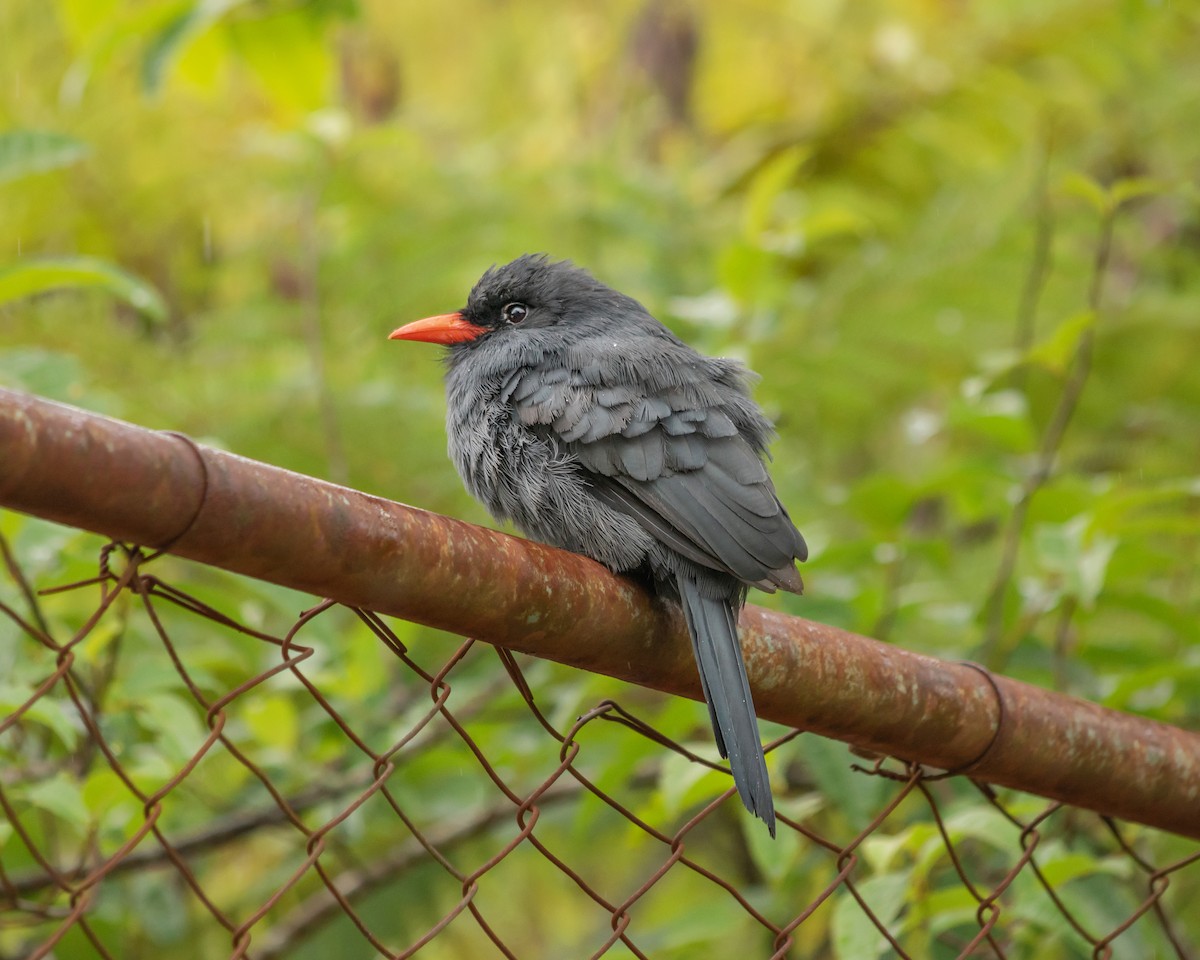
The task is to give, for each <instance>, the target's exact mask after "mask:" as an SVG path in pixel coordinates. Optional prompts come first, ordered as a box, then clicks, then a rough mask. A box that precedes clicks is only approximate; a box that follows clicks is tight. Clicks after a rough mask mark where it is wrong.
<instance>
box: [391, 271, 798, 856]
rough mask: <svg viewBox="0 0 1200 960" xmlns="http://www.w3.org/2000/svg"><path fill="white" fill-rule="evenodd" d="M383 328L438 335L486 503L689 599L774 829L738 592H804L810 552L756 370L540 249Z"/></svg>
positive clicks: (465, 468) (726, 726)
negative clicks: (780, 490) (447, 301)
mask: <svg viewBox="0 0 1200 960" xmlns="http://www.w3.org/2000/svg"><path fill="white" fill-rule="evenodd" d="M391 339H393V340H423V341H427V342H432V343H441V344H445V345H447V346H448V347H449V351H448V354H447V357H446V367H447V369H446V393H447V411H446V431H447V433H448V435H449V449H450V457H451V459H452V460H453V461H454V465H455V467H456V468H457V469H458V473H459V475H460V476H461V477H462V480H463V483H464V484H465V485H466V487H467V489H468V490H469V491H470V492H471V494H472V495H473V496H475V497H476V498H477V499H478V500H480V501H481V502H482V503H483V504H484V506H486V507H487V508H488V510H489V511H491V513H492V515H493V516H495V517H496V518H497V519H499V520H511V521H512V522H513V523H514V524H515V525H516V526H517V527H518V528H520V529H521V530H522V531H524V532H525V533H526V534H527V535H529V536H531V537H533V538H535V539H537V540H541V541H542V542H544V543H548V544H552V545H554V546H557V547H562V548H563V549H566V550H572V551H574V552H576V553H581V554H584V555H586V556H589V557H592V558H593V559H595V560H598V561H600V562H601V563H603V564H605V565H606V566H608V567H609V568H611V569H612V570H615V571H619V572H625V573H633V574H639V573H640V574H648V576H649V579H650V580H651V581H652V583H653V584H654V587H655V589H656V590H657V591H658V593H659V594H661V595H665V596H669V597H671V598H673V599H675V600H677V601H678V602H679V603H680V604H681V605H682V607H683V613H684V617H685V619H686V621H687V626H688V632H689V634H690V635H691V638H692V649H693V651H694V653H695V656H696V665H697V667H698V668H699V672H700V684H701V687H702V688H703V690H704V699H705V701H706V702H707V703H708V709H709V715H710V717H711V719H712V725H713V731H714V733H715V734H716V740H717V748H718V749H719V750H720V751H721V756H723V757H727V758H728V760H729V765H730V768H731V769H732V772H733V779H734V783H735V784H736V785H737V790H738V793H739V795H740V796H741V798H742V802H743V803H744V804H745V805H746V808H747V809H748V810H750V811H751V812H752V813H754V814H755V815H756V816H758V817H761V818H762V819H763V820H764V821H765V822H766V824H767V826H768V827H769V828H770V831H771V835H772V836H774V834H775V807H774V803H773V802H772V799H771V786H770V783H769V781H768V779H767V767H766V762H765V760H764V758H763V750H762V744H761V743H760V741H759V735H758V725H757V722H756V719H755V715H754V704H753V703H752V701H751V697H750V684H749V682H748V681H747V679H746V668H745V665H744V663H743V662H742V652H741V645H740V643H739V641H738V635H737V617H738V612H739V611H740V610H741V608H742V606H743V604H744V603H745V601H746V590H747V587H750V586H755V587H758V588H759V589H762V590H766V591H768V592H774V590H775V589H776V588H777V587H782V588H783V589H784V590H790V591H792V592H794V593H800V592H801V590H802V589H803V585H802V583H801V580H800V575H799V574H798V573H797V571H796V568H795V561H796V560H804V559H806V557H807V556H808V548H807V547H806V546H805V543H804V538H803V537H802V536H801V535H800V533H799V531H797V530H796V528H795V526H794V525H793V523H792V520H791V518H790V517H789V516H788V512H787V510H786V509H785V508H784V506H783V504H781V503H780V502H779V498H778V496H777V495H776V493H775V487H774V485H773V484H772V483H771V478H770V477H769V476H768V475H767V471H766V468H765V467H764V466H763V457H764V456H765V454H766V448H767V441H768V439H769V438H770V435H771V425H770V423H769V422H768V421H767V419H766V418H765V417H764V416H763V414H762V411H761V410H759V408H758V406H757V405H756V404H755V403H754V401H753V400H751V399H750V394H749V388H748V382H749V380H750V378H751V374H750V373H749V371H748V370H746V368H745V367H744V366H742V365H741V364H740V363H738V362H736V361H733V360H725V359H712V358H709V357H705V356H703V355H701V354H699V353H697V352H696V351H695V350H693V349H692V348H691V347H689V346H688V345H687V344H685V343H684V342H683V341H681V340H680V339H679V338H678V337H676V336H675V335H674V334H673V333H671V331H670V330H668V329H667V328H666V327H664V326H663V325H662V324H661V323H659V321H657V320H656V319H655V318H654V317H652V316H651V315H650V313H649V312H648V311H647V310H646V308H645V307H643V306H642V305H641V304H640V303H638V302H637V301H636V300H633V299H631V298H630V297H627V296H625V295H624V294H621V293H618V292H617V291H616V290H613V289H611V288H610V287H607V286H605V285H604V284H602V283H600V282H599V281H598V280H596V279H595V278H594V277H592V276H591V274H589V273H587V272H586V271H584V270H581V269H579V268H578V267H576V266H574V265H573V264H571V263H569V262H553V261H551V260H549V259H548V258H546V257H544V256H531V255H527V256H523V257H519V258H518V259H516V260H514V261H513V262H512V263H509V264H507V265H505V266H502V267H492V268H491V269H490V270H488V271H487V273H485V274H484V275H483V277H482V278H481V279H480V280H479V282H478V283H476V284H475V288H474V289H473V290H472V291H471V294H470V296H469V297H468V298H467V305H466V306H465V307H463V308H462V309H461V310H459V311H457V312H456V313H449V314H443V315H440V316H436V317H429V318H427V319H424V320H418V321H416V322H415V323H410V324H408V325H407V326H403V327H401V328H400V329H398V330H396V331H395V332H393V333H392V334H391Z"/></svg>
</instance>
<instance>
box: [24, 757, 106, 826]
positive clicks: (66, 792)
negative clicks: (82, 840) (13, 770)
mask: <svg viewBox="0 0 1200 960" xmlns="http://www.w3.org/2000/svg"><path fill="white" fill-rule="evenodd" d="M21 795H22V797H23V798H24V799H25V800H26V801H27V802H28V803H31V804H32V805H33V806H35V807H38V808H39V809H42V810H47V811H49V812H50V813H53V814H54V815H55V816H57V817H61V818H62V819H63V820H65V821H66V822H67V823H69V824H71V825H72V826H75V827H78V828H80V829H81V830H82V829H86V828H87V827H88V825H89V824H90V823H91V820H92V815H91V814H90V813H89V812H88V808H87V805H86V804H85V803H84V802H83V791H82V790H81V789H80V786H79V784H78V783H77V782H76V781H75V779H74V778H73V777H71V776H69V775H68V774H66V773H64V772H62V771H59V772H58V773H54V774H52V775H50V776H48V777H46V778H45V779H43V780H39V781H38V782H37V783H32V784H29V785H27V786H25V787H24V788H23V789H22V791H21Z"/></svg>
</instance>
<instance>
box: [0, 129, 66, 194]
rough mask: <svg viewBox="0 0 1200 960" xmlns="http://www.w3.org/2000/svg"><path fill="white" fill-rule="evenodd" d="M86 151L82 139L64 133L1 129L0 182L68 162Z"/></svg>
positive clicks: (60, 165)
mask: <svg viewBox="0 0 1200 960" xmlns="http://www.w3.org/2000/svg"><path fill="white" fill-rule="evenodd" d="M87 152H88V145H87V144H86V143H84V142H83V141H82V140H79V139H76V138H75V137H71V136H68V135H67V134H65V133H54V132H53V131H49V130H8V131H5V132H4V133H0V183H5V182H7V181H10V180H18V179H20V178H21V177H26V176H29V174H31V173H42V172H43V171H45V170H55V169H57V168H59V167H66V166H70V165H71V164H72V163H74V162H75V161H76V160H78V159H80V158H81V157H83V156H85V155H86V154H87Z"/></svg>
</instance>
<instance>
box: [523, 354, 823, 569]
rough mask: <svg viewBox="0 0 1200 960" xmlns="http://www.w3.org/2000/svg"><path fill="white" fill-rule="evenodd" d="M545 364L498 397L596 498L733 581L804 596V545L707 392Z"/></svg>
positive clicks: (753, 456)
mask: <svg viewBox="0 0 1200 960" xmlns="http://www.w3.org/2000/svg"><path fill="white" fill-rule="evenodd" d="M596 380H597V378H596V377H595V376H593V375H589V372H581V371H578V370H570V369H568V368H566V367H564V366H555V365H550V364H546V365H543V366H536V367H532V368H524V369H522V370H521V371H519V372H518V373H517V374H514V376H513V377H512V378H510V380H509V382H508V383H506V384H505V387H504V390H503V399H504V400H505V401H506V402H509V403H511V404H512V407H513V410H514V413H515V415H516V416H517V417H518V418H519V419H520V421H521V422H522V423H523V424H525V426H527V427H529V428H530V429H533V430H538V431H542V432H544V433H545V434H546V436H547V437H548V438H549V439H551V440H552V441H553V442H557V443H559V444H561V445H562V446H563V447H564V449H565V450H567V451H568V452H569V453H571V454H572V455H573V456H574V457H575V458H576V460H577V461H578V463H579V464H580V466H582V467H583V468H584V469H585V470H587V471H588V472H589V473H590V474H591V475H592V478H593V489H594V491H595V493H596V495H597V496H598V497H599V498H600V499H601V500H603V501H604V502H605V503H607V504H608V505H609V506H611V507H613V508H614V509H616V510H620V511H621V512H623V513H627V514H629V515H631V516H633V517H635V518H636V519H637V520H638V521H639V522H641V524H642V525H643V526H644V527H645V528H646V529H647V530H648V531H649V532H650V533H651V534H653V535H654V536H655V537H657V538H658V539H659V540H660V541H661V542H662V543H664V544H665V545H667V546H668V547H671V548H672V549H674V550H676V551H678V552H679V553H680V554H682V555H683V556H685V557H687V558H689V559H691V560H693V561H695V562H696V563H699V564H701V565H702V566H706V567H709V568H711V569H714V570H719V571H722V572H724V573H728V574H731V575H732V576H734V577H736V578H738V579H739V580H741V581H743V582H745V583H748V584H754V585H757V586H761V587H763V588H764V589H767V590H773V589H774V588H775V587H776V586H779V587H783V588H784V589H787V590H793V591H795V592H799V591H800V589H801V582H800V576H799V574H798V573H797V572H796V570H795V567H794V565H793V563H794V560H795V559H796V558H799V559H801V560H803V559H804V558H805V557H806V556H807V548H806V547H805V544H804V540H803V538H802V537H801V536H800V534H799V532H798V531H797V530H796V528H795V526H794V525H793V524H792V521H791V518H790V517H789V516H788V514H787V511H786V510H785V509H784V508H783V505H782V504H781V503H780V502H779V498H778V497H777V496H776V494H775V488H774V486H773V485H772V483H771V479H770V477H769V476H768V475H767V471H766V468H765V467H764V466H763V463H762V460H761V458H760V457H759V454H758V453H757V452H756V451H755V449H754V448H753V447H752V446H751V445H750V444H749V443H748V442H747V441H746V440H745V439H744V438H743V437H742V436H741V434H740V433H739V431H738V429H737V427H736V425H735V424H734V421H733V420H732V419H731V417H730V416H729V414H728V413H726V412H725V411H724V410H723V409H722V408H721V403H720V400H719V395H718V394H717V393H716V392H715V391H713V390H712V389H711V386H708V387H707V388H706V385H704V384H702V383H701V384H690V383H688V382H686V381H683V382H676V383H674V384H671V385H668V386H665V387H663V388H661V389H657V390H653V389H652V390H647V389H646V387H645V386H644V385H638V386H632V385H631V386H623V385H617V386H605V385H603V384H602V383H598V382H596Z"/></svg>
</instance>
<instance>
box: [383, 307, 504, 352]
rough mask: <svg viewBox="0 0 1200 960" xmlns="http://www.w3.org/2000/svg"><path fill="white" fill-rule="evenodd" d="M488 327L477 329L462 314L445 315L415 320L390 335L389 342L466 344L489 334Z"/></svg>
mask: <svg viewBox="0 0 1200 960" xmlns="http://www.w3.org/2000/svg"><path fill="white" fill-rule="evenodd" d="M487 332H488V330H487V327H477V326H476V325H475V324H473V323H471V322H470V321H468V320H466V319H465V318H464V317H463V315H462V314H461V313H443V314H439V315H438V316H436V317H426V318H425V319H424V320H414V321H413V322H412V323H408V324H405V325H404V326H403V327H400V328H399V329H397V330H393V331H392V332H391V333H390V334H388V339H389V340H422V341H424V342H425V343H444V344H447V345H449V344H452V343H465V342H466V341H468V340H474V339H475V338H476V337H479V336H482V335H483V334H485V333H487Z"/></svg>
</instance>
